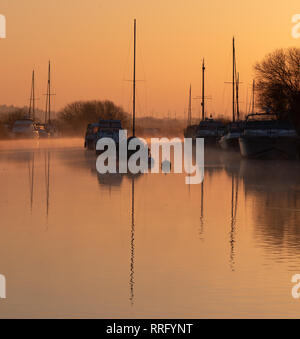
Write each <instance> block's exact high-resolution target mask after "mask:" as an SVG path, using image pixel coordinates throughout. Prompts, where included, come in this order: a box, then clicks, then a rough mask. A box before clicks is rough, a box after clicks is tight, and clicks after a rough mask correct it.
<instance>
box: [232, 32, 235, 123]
mask: <svg viewBox="0 0 300 339" xmlns="http://www.w3.org/2000/svg"><path fill="white" fill-rule="evenodd" d="M232 51H233V53H232V55H233V71H232V121H233V122H235V39H234V37H233V40H232Z"/></svg>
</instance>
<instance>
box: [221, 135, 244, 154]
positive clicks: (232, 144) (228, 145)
mask: <svg viewBox="0 0 300 339" xmlns="http://www.w3.org/2000/svg"><path fill="white" fill-rule="evenodd" d="M219 145H220V147H221V148H222V149H223V150H225V151H239V149H240V146H239V138H238V137H234V138H226V137H222V138H221V139H220V141H219Z"/></svg>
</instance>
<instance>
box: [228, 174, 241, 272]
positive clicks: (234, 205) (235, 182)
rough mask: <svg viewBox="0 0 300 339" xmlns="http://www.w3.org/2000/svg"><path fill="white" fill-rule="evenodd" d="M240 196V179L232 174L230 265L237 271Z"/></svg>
mask: <svg viewBox="0 0 300 339" xmlns="http://www.w3.org/2000/svg"><path fill="white" fill-rule="evenodd" d="M238 196H239V179H238V177H237V176H236V175H234V174H232V187H231V224H230V249H231V251H230V266H231V269H232V271H235V242H236V239H235V235H236V221H237V209H238Z"/></svg>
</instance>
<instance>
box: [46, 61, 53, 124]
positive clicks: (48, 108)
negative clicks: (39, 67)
mask: <svg viewBox="0 0 300 339" xmlns="http://www.w3.org/2000/svg"><path fill="white" fill-rule="evenodd" d="M51 95H52V94H51V63H50V61H49V66H48V83H47V94H46V111H45V124H47V123H48V124H50V123H51Z"/></svg>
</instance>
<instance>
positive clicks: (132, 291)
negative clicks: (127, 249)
mask: <svg viewBox="0 0 300 339" xmlns="http://www.w3.org/2000/svg"><path fill="white" fill-rule="evenodd" d="M134 180H135V179H134V177H132V179H131V185H132V186H131V190H132V191H131V241H130V246H131V257H130V282H129V284H130V298H129V299H130V302H131V306H133V305H134V283H135V282H134V256H135V243H134V242H135V238H134V235H135V218H134V216H135V214H134V213H135V211H134V188H135V187H134V184H135V183H134Z"/></svg>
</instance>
